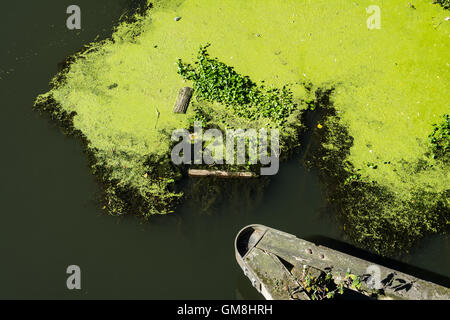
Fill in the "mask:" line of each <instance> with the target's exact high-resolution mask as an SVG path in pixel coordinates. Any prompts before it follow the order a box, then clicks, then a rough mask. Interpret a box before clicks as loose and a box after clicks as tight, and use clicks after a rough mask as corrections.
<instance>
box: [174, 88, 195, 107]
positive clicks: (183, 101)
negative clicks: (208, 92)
mask: <svg viewBox="0 0 450 320" xmlns="http://www.w3.org/2000/svg"><path fill="white" fill-rule="evenodd" d="M193 92H194V90H193V89H192V88H190V87H184V88H181V89H180V92H179V93H178V98H177V101H176V103H175V107H174V108H173V112H174V113H186V110H187V108H188V107H189V102H190V101H191V98H192V93H193Z"/></svg>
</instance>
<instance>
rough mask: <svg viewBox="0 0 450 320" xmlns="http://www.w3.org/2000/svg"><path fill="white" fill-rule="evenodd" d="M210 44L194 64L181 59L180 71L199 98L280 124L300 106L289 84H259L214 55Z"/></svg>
mask: <svg viewBox="0 0 450 320" xmlns="http://www.w3.org/2000/svg"><path fill="white" fill-rule="evenodd" d="M209 46H210V44H206V45H205V46H201V47H200V49H199V51H198V55H197V61H195V62H194V66H192V65H191V64H188V63H183V62H182V60H181V59H179V60H178V73H179V74H180V75H181V76H182V77H183V78H184V79H186V80H190V81H193V83H194V92H195V95H196V97H197V98H200V99H205V100H207V101H209V102H218V103H222V104H224V105H225V106H227V107H230V108H231V109H232V110H233V112H234V113H235V114H236V115H237V116H240V117H245V118H247V119H249V120H257V119H259V118H261V117H266V118H270V119H271V120H273V121H275V122H277V123H283V122H285V121H286V118H287V117H289V115H290V114H291V113H292V111H293V110H295V109H296V108H297V104H296V103H294V99H293V93H292V91H291V90H290V89H289V88H288V86H286V85H285V86H283V87H282V88H281V89H279V88H266V87H265V86H264V85H257V84H256V83H255V82H253V81H252V80H251V79H250V77H249V76H243V75H241V74H239V73H238V72H236V70H234V68H233V67H231V66H228V65H227V64H225V63H223V62H221V61H219V60H218V59H217V58H211V57H210V55H209V53H208V47H209Z"/></svg>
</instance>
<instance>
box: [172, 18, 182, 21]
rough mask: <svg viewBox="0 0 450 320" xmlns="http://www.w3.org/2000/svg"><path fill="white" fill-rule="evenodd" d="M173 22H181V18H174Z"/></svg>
mask: <svg viewBox="0 0 450 320" xmlns="http://www.w3.org/2000/svg"><path fill="white" fill-rule="evenodd" d="M173 20H175V21H180V20H181V17H175V18H174V19H173Z"/></svg>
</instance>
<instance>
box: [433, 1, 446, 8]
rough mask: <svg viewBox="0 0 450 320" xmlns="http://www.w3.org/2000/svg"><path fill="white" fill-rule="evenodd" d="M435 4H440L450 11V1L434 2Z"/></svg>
mask: <svg viewBox="0 0 450 320" xmlns="http://www.w3.org/2000/svg"><path fill="white" fill-rule="evenodd" d="M433 2H434V3H439V4H440V5H441V6H442V7H443V8H444V9H447V10H448V9H450V0H434V1H433Z"/></svg>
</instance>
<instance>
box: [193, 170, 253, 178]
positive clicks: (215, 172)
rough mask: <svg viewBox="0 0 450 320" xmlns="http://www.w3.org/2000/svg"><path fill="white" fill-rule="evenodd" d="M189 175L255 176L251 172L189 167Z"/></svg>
mask: <svg viewBox="0 0 450 320" xmlns="http://www.w3.org/2000/svg"><path fill="white" fill-rule="evenodd" d="M188 173H189V175H190V176H191V177H209V176H211V177H219V178H255V177H256V174H254V173H253V172H228V171H221V170H201V169H189V172H188Z"/></svg>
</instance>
